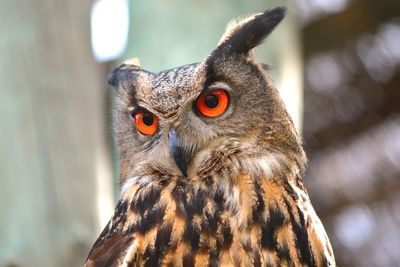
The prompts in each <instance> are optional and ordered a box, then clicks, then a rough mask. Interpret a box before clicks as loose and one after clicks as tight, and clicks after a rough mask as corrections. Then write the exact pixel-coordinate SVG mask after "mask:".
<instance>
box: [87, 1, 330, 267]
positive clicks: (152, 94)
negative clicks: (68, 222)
mask: <svg viewBox="0 0 400 267" xmlns="http://www.w3.org/2000/svg"><path fill="white" fill-rule="evenodd" d="M285 14H286V8H284V7H275V8H272V9H268V10H266V11H264V12H260V13H256V14H253V15H250V16H248V17H246V18H243V19H239V20H234V21H232V22H230V23H229V24H228V26H227V28H226V31H225V33H224V34H223V36H222V37H221V39H220V41H219V42H218V44H217V45H216V47H215V48H214V49H213V50H212V52H211V53H210V54H209V55H208V56H207V57H206V58H205V59H204V60H203V61H201V62H199V63H194V64H188V65H184V66H180V67H177V68H173V69H169V70H164V71H161V72H151V71H149V70H146V69H144V68H142V67H141V66H140V65H139V64H137V63H135V62H132V61H127V62H125V63H122V64H120V65H119V66H117V67H116V68H115V69H114V70H112V71H111V73H110V74H109V76H108V83H109V84H110V86H111V87H114V88H115V90H116V92H117V93H116V97H115V105H114V110H113V118H114V126H113V127H114V133H115V134H114V135H115V140H116V145H117V147H118V149H119V152H120V184H121V188H120V198H119V200H118V202H117V204H116V208H115V212H114V214H113V216H112V218H111V219H110V221H109V223H108V224H107V225H106V227H105V228H104V230H103V232H102V233H101V234H100V236H99V237H98V239H97V241H96V242H95V243H94V245H93V247H92V249H91V251H90V252H89V255H88V258H87V260H86V263H85V266H86V267H104V266H124V267H128V266H183V267H190V266H196V267H198V266H268V267H269V266H335V258H334V255H333V251H332V247H331V244H330V241H329V238H328V236H327V234H326V231H325V230H324V226H323V225H322V223H321V221H320V219H319V218H318V216H317V214H316V212H315V210H314V208H313V206H312V204H311V201H310V197H309V195H308V193H307V190H306V188H305V187H304V185H303V180H302V175H303V173H304V170H305V166H306V161H307V160H306V155H305V152H304V150H303V147H302V141H301V138H300V136H299V134H298V133H297V131H296V129H295V127H294V124H293V122H292V119H291V117H290V116H289V114H288V112H287V110H286V108H285V105H284V103H283V102H282V100H281V98H280V96H279V92H278V90H277V89H276V87H275V85H274V83H273V81H272V80H271V78H270V76H269V67H268V66H266V65H265V64H264V63H261V62H259V61H258V60H256V59H255V57H254V49H255V48H256V47H257V46H258V45H260V44H261V43H262V42H263V41H264V39H265V38H266V37H267V36H268V35H269V34H270V33H271V32H272V30H273V29H274V28H275V27H276V26H277V25H278V24H279V23H280V22H281V21H282V19H283V18H284V16H285Z"/></svg>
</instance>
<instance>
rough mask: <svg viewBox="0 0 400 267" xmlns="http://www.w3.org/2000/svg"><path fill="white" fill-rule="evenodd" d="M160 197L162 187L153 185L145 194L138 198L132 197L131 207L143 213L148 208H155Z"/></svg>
mask: <svg viewBox="0 0 400 267" xmlns="http://www.w3.org/2000/svg"><path fill="white" fill-rule="evenodd" d="M159 199H160V189H159V188H157V187H155V186H152V187H151V188H150V189H149V190H148V192H146V194H145V195H143V193H142V194H140V196H139V197H138V198H137V199H135V198H134V199H132V201H131V204H130V209H131V210H132V211H134V212H138V213H139V214H143V213H144V212H145V211H146V210H148V209H151V208H153V206H154V205H155V204H156V203H157V201H158V200H159Z"/></svg>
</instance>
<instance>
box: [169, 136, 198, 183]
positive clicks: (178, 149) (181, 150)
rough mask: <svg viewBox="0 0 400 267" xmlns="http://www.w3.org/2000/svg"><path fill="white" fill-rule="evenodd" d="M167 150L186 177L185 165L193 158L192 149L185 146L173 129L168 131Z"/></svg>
mask: <svg viewBox="0 0 400 267" xmlns="http://www.w3.org/2000/svg"><path fill="white" fill-rule="evenodd" d="M168 150H169V153H170V155H171V157H172V158H173V159H174V161H175V163H176V165H177V166H178V168H179V169H180V170H181V172H182V174H183V175H184V176H186V177H187V166H188V164H189V163H190V161H191V160H192V158H193V154H194V149H193V148H191V147H187V146H185V145H184V143H183V142H182V139H180V137H179V135H178V134H177V133H176V131H175V130H174V129H171V130H170V131H169V145H168Z"/></svg>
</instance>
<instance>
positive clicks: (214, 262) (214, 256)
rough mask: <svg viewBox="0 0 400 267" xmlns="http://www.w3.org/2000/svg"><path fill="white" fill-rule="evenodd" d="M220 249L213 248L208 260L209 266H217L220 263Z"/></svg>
mask: <svg viewBox="0 0 400 267" xmlns="http://www.w3.org/2000/svg"><path fill="white" fill-rule="evenodd" d="M218 256H219V251H217V250H212V251H211V253H210V259H209V262H208V266H209V267H217V266H218V264H219V257H218Z"/></svg>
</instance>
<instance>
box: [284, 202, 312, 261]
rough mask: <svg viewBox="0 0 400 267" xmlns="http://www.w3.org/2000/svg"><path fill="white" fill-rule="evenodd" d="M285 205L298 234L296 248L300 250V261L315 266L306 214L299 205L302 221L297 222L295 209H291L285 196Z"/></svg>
mask: <svg viewBox="0 0 400 267" xmlns="http://www.w3.org/2000/svg"><path fill="white" fill-rule="evenodd" d="M284 200H285V205H286V207H287V209H288V212H289V216H290V222H291V224H292V227H293V232H294V234H295V236H296V238H295V242H296V248H297V250H298V251H299V256H300V261H301V262H302V263H304V264H306V265H308V266H315V260H314V255H313V254H312V251H311V246H310V243H309V239H308V232H307V227H306V225H305V221H304V216H303V213H302V212H301V210H300V209H299V208H298V207H297V212H298V213H299V217H300V222H297V221H296V219H295V218H294V215H293V211H292V209H291V206H290V203H289V202H288V200H287V199H286V198H285V197H284Z"/></svg>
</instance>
